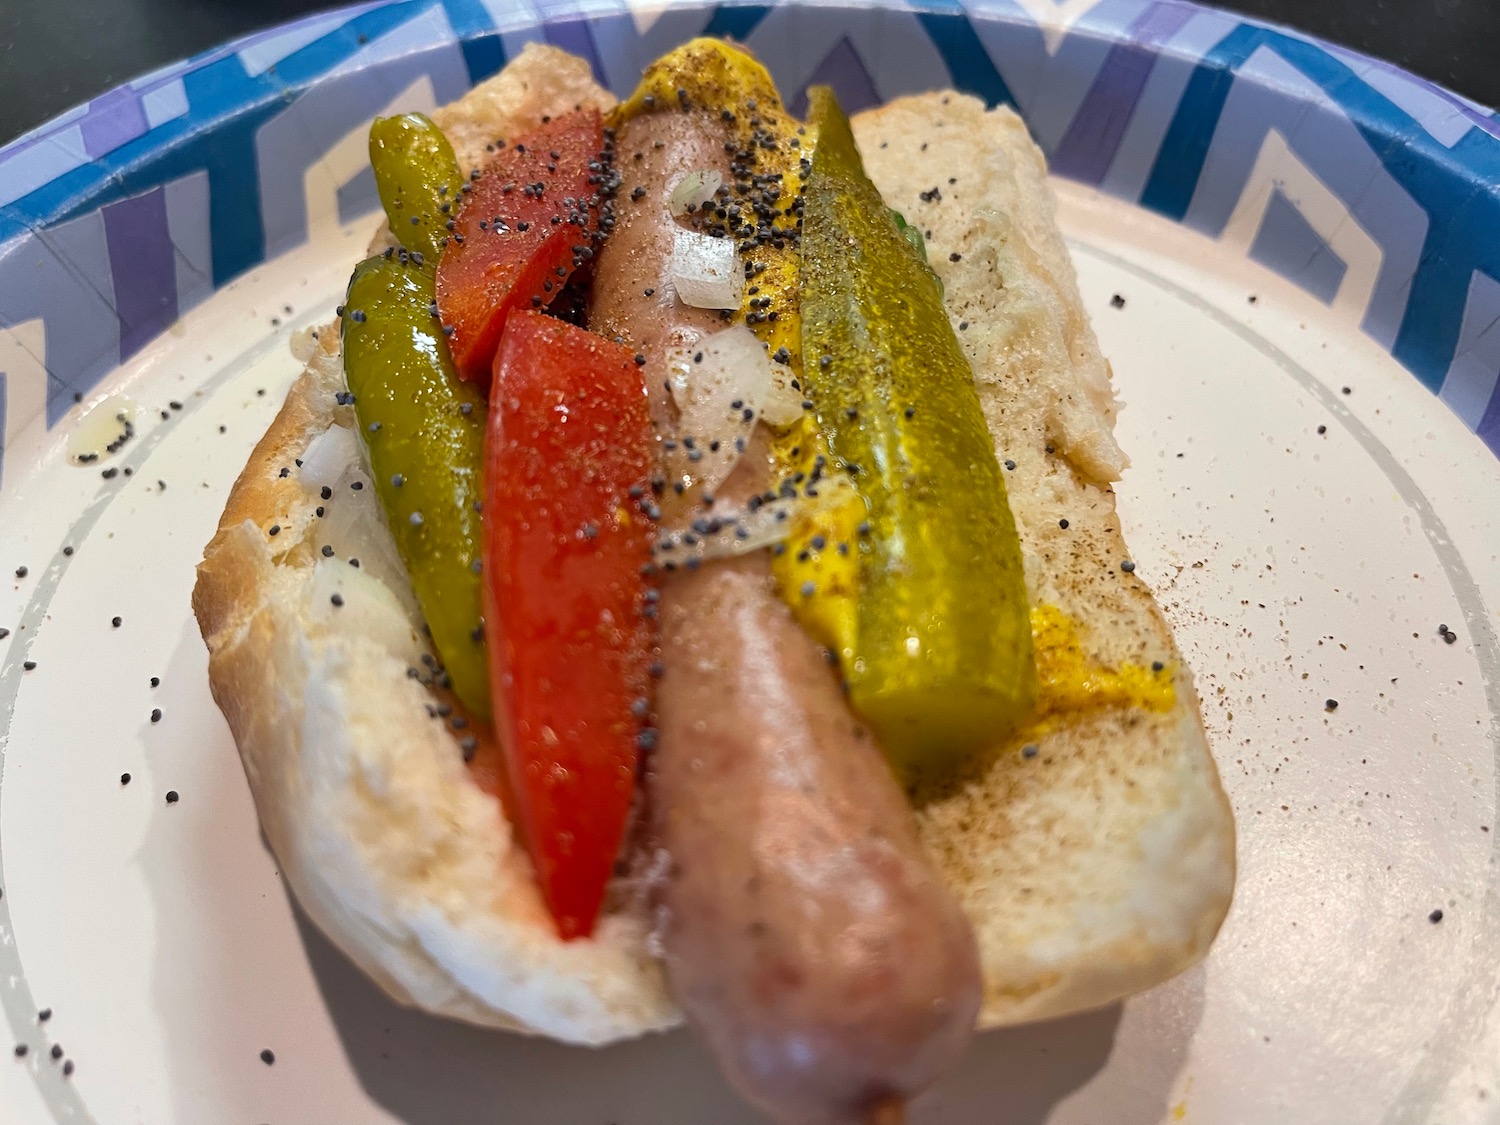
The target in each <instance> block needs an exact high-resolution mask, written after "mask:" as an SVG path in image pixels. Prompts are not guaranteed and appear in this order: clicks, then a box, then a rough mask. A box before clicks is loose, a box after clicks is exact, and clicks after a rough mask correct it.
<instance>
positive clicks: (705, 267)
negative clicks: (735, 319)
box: [672, 229, 745, 309]
mask: <svg viewBox="0 0 1500 1125" xmlns="http://www.w3.org/2000/svg"><path fill="white" fill-rule="evenodd" d="M744 284H745V279H744V276H743V267H742V266H741V265H740V251H739V247H738V246H736V245H735V242H734V239H732V238H714V237H713V236H712V235H707V234H700V233H699V232H698V231H695V230H681V229H679V230H676V231H674V232H673V233H672V286H673V288H674V289H676V290H677V296H678V298H680V299H681V301H682V302H683V304H686V305H691V306H692V307H693V308H695V309H737V308H739V307H740V290H741V289H742V288H743V287H744Z"/></svg>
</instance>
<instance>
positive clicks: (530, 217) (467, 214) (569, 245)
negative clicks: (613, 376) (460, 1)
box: [437, 109, 604, 381]
mask: <svg viewBox="0 0 1500 1125" xmlns="http://www.w3.org/2000/svg"><path fill="white" fill-rule="evenodd" d="M603 148H604V124H603V121H602V120H601V118H600V116H599V112H598V110H592V109H590V110H581V111H579V112H575V113H569V114H566V115H564V116H562V117H558V118H554V119H553V120H552V121H549V122H547V123H546V124H544V125H542V126H541V127H540V128H538V129H537V130H536V131H534V132H532V133H528V134H527V135H526V136H524V137H522V138H520V139H519V140H518V141H516V143H514V144H512V145H510V146H508V147H506V148H502V149H501V150H500V151H499V152H498V153H496V154H495V157H494V159H493V160H491V161H490V162H489V164H487V165H486V166H485V168H484V170H483V171H482V172H481V173H480V175H479V178H478V179H477V180H475V181H473V182H472V183H470V184H468V185H466V188H467V190H466V191H465V192H464V193H463V201H462V203H461V205H460V207H459V211H458V214H457V216H455V218H454V220H453V224H454V225H453V232H452V234H451V235H450V236H449V238H448V244H447V245H446V246H444V247H443V253H442V256H441V257H440V258H439V259H438V265H437V305H438V316H439V317H440V318H441V319H442V322H443V326H444V328H445V329H448V350H449V351H450V352H452V353H453V362H454V365H455V366H456V367H457V368H458V373H459V375H461V376H462V377H463V378H465V379H468V380H471V381H477V380H482V379H488V378H489V374H490V363H491V361H492V360H493V359H494V358H495V349H496V348H497V347H498V346H499V344H500V333H501V330H502V329H503V328H504V327H505V318H506V317H507V316H509V315H510V313H511V310H512V309H516V308H541V307H542V306H544V305H547V304H549V303H550V302H551V300H552V298H553V297H554V296H555V295H556V294H557V292H558V291H559V290H560V289H561V288H562V287H563V284H564V283H565V282H566V281H567V279H568V274H570V273H571V272H572V271H573V269H574V267H575V266H576V265H578V264H579V262H581V261H582V260H583V259H584V258H586V257H588V256H589V255H592V253H593V242H592V238H591V232H592V231H593V230H594V229H595V228H596V226H597V219H598V211H599V195H600V185H601V183H602V178H601V173H600V171H599V168H600V164H599V154H600V152H601V151H602V150H603ZM590 164H593V167H592V168H590V167H589V165H590ZM590 180H592V181H593V182H592V183H591V182H590ZM585 251H586V252H587V253H585Z"/></svg>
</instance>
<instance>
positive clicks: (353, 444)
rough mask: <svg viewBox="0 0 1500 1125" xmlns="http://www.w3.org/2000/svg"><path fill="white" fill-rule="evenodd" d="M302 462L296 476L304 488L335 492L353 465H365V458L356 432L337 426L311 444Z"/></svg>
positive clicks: (308, 445) (336, 424)
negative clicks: (327, 489) (334, 487)
mask: <svg viewBox="0 0 1500 1125" xmlns="http://www.w3.org/2000/svg"><path fill="white" fill-rule="evenodd" d="M301 461H302V465H301V468H299V469H298V474H297V475H298V477H299V478H300V479H301V481H302V484H303V487H305V488H307V489H310V490H311V491H313V492H317V491H318V490H319V489H322V488H332V487H333V486H334V485H335V484H337V483H338V482H339V478H340V477H341V476H343V475H344V472H345V470H346V469H348V468H349V466H350V465H358V464H360V463H362V462H363V461H364V455H363V453H362V452H361V451H360V448H359V438H358V437H356V436H355V433H354V431H353V430H351V429H349V428H348V427H347V426H340V425H339V424H338V423H336V422H335V423H334V424H333V425H331V426H329V427H328V429H326V430H324V431H323V432H322V433H321V434H319V435H318V436H317V437H315V438H313V439H312V441H310V442H308V444H307V449H306V451H305V452H304V453H303V454H302V457H301Z"/></svg>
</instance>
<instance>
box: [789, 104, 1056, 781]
mask: <svg viewBox="0 0 1500 1125" xmlns="http://www.w3.org/2000/svg"><path fill="white" fill-rule="evenodd" d="M809 124H810V126H811V127H812V128H814V129H816V130H817V133H818V138H819V140H818V147H817V150H816V152H815V154H814V156H813V163H812V173H811V176H810V178H809V180H808V184H807V189H806V211H805V218H804V225H803V233H802V317H803V320H802V353H803V355H805V356H809V357H813V356H816V357H820V359H819V360H818V361H817V362H812V361H809V362H808V363H807V364H806V366H805V368H804V375H803V378H804V382H805V387H806V389H807V394H808V398H809V399H810V400H811V401H812V403H813V409H814V411H815V413H816V416H817V421H818V425H819V427H820V428H821V429H822V430H823V432H824V433H825V434H826V435H827V437H828V442H829V445H830V447H831V449H832V451H833V454H834V455H835V457H836V458H837V460H838V462H839V464H840V465H841V466H842V467H843V468H844V470H845V471H847V472H850V473H851V474H852V480H853V482H854V484H855V486H856V487H857V488H858V489H859V491H860V493H861V494H862V496H863V498H864V500H865V503H866V505H867V507H868V510H869V518H868V521H867V522H866V523H865V524H864V525H862V526H861V527H860V529H859V530H860V534H859V536H858V538H857V544H858V551H859V569H858V589H857V594H856V597H855V599H854V604H855V609H854V615H853V617H854V619H853V622H852V627H851V629H850V630H849V635H848V637H847V638H846V644H845V645H844V649H843V651H842V652H841V654H840V655H841V658H842V661H843V669H844V675H845V678H846V680H847V681H848V685H849V694H850V700H851V702H852V703H853V705H854V708H855V710H856V711H858V712H859V713H860V714H861V715H862V716H863V717H864V718H865V719H866V721H868V722H869V723H870V725H871V727H872V728H873V729H874V730H875V732H876V734H877V735H878V736H879V738H880V740H881V743H882V744H883V745H884V747H885V749H886V753H887V754H888V756H889V757H890V758H891V760H892V763H893V764H894V765H895V766H896V767H897V769H898V771H899V772H901V773H903V774H904V775H905V776H906V777H907V778H908V779H912V780H915V779H917V778H921V777H930V776H931V775H932V774H934V773H935V772H936V773H941V772H943V771H946V770H948V769H950V768H951V767H953V766H954V765H956V764H957V763H958V762H959V761H960V760H962V759H963V758H965V757H966V756H968V755H971V754H973V753H975V752H979V751H983V750H985V749H987V748H989V747H992V746H994V745H996V744H997V743H999V742H1000V741H1001V740H1002V739H1003V738H1004V737H1005V736H1006V735H1007V734H1008V733H1009V732H1011V731H1012V730H1014V729H1015V728H1016V727H1017V726H1018V725H1019V724H1020V723H1021V722H1022V721H1023V720H1024V719H1025V718H1026V717H1027V715H1028V714H1029V713H1030V711H1031V709H1032V706H1033V704H1034V701H1035V699H1036V690H1037V688H1036V668H1035V663H1034V661H1033V658H1032V646H1031V626H1030V622H1029V618H1028V609H1027V602H1026V586H1025V576H1024V572H1023V569H1022V564H1021V544H1020V539H1019V537H1018V536H1017V534H1016V527H1015V521H1014V519H1013V518H1012V516H1011V512H1010V507H1009V505H1008V503H1007V502H1006V495H1005V482H1004V479H1003V478H1002V475H1001V472H1000V466H999V464H998V463H997V462H996V460H995V452H994V447H993V445H992V443H991V440H990V434H989V431H988V429H987V428H986V426H985V422H984V416H983V414H982V412H981V410H980V405H979V397H978V395H977V394H976V392H975V390H974V376H973V372H972V370H971V369H970V367H969V363H968V360H967V359H966V358H965V357H964V354H963V351H962V350H961V349H960V347H959V343H958V340H957V338H956V337H955V336H954V334H953V329H952V327H951V326H950V325H949V323H948V317H947V314H946V312H945V311H944V309H943V300H942V290H941V288H940V286H939V284H938V278H937V275H936V274H934V273H933V271H932V270H931V268H929V267H928V265H927V264H926V261H925V260H924V257H923V255H922V254H921V253H920V252H919V250H918V249H917V247H916V245H915V242H914V241H913V240H909V239H908V237H907V235H906V234H905V233H903V230H902V228H901V225H899V224H898V223H897V222H896V221H895V220H894V219H893V217H892V214H891V211H890V209H889V208H888V207H887V206H886V205H885V203H884V201H883V200H882V199H881V197H880V192H879V191H878V190H877V189H876V188H875V185H874V184H872V183H871V182H870V180H869V177H868V176H866V175H865V170H864V164H863V162H862V161H861V160H860V156H859V152H858V149H857V148H856V147H855V144H854V136H853V133H852V132H851V131H850V128H849V120H848V118H847V117H845V116H844V112H843V110H842V109H840V108H839V104H838V102H837V100H836V99H835V98H834V95H833V93H832V91H831V90H828V89H827V88H823V87H819V88H816V89H814V90H812V91H811V107H810V114H809ZM908 229H910V228H908Z"/></svg>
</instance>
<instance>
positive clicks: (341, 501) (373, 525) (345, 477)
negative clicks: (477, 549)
mask: <svg viewBox="0 0 1500 1125" xmlns="http://www.w3.org/2000/svg"><path fill="white" fill-rule="evenodd" d="M300 460H301V461H302V466H301V468H300V469H298V478H299V479H300V480H301V482H302V486H303V487H304V488H306V489H308V491H310V492H314V493H320V492H321V491H322V489H324V488H327V489H329V491H330V492H331V493H332V495H331V496H330V498H329V499H327V500H323V499H322V497H321V496H319V497H318V498H317V500H316V503H317V506H318V507H319V508H321V509H322V510H323V515H321V516H313V518H312V529H311V530H310V531H309V532H308V533H307V534H306V535H305V536H304V539H305V540H306V541H307V542H309V543H311V544H313V545H314V546H318V547H322V546H324V545H326V546H329V547H332V548H333V557H334V558H338V559H342V560H346V562H345V563H344V565H349V564H348V563H347V560H348V559H359V565H360V568H362V569H363V570H364V571H365V573H366V574H367V575H369V576H370V577H372V578H375V579H377V580H379V581H380V582H382V583H383V584H384V585H385V586H386V587H387V588H388V589H389V590H390V591H391V592H392V594H394V595H395V597H396V600H397V601H399V602H400V603H401V605H402V608H403V609H404V610H405V611H406V614H407V616H408V617H410V618H411V619H412V620H413V621H420V620H421V613H420V611H419V610H418V609H417V603H416V598H415V596H414V595H413V594H412V589H411V579H410V578H409V577H407V572H406V567H405V565H404V564H403V563H402V562H401V556H400V554H399V553H398V552H397V550H396V541H395V540H394V539H393V538H392V537H391V532H390V528H389V527H388V526H387V524H386V520H385V510H384V509H383V508H382V507H381V505H380V499H379V497H378V496H377V495H376V493H375V488H374V485H373V484H372V478H371V476H370V473H369V470H368V469H367V468H366V466H365V451H364V449H363V447H362V446H361V445H360V441H359V436H358V435H357V434H355V433H354V431H353V430H351V429H349V428H348V427H347V426H340V425H339V424H338V423H334V424H333V425H331V426H329V427H328V429H327V430H325V431H323V433H321V434H319V435H318V436H317V437H315V438H313V439H312V441H310V442H308V443H307V449H306V450H305V451H303V454H302V457H301V458H300ZM355 481H358V482H360V487H359V488H358V489H355V488H354V487H353V485H354V482H355ZM324 600H325V601H326V600H327V599H324Z"/></svg>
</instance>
